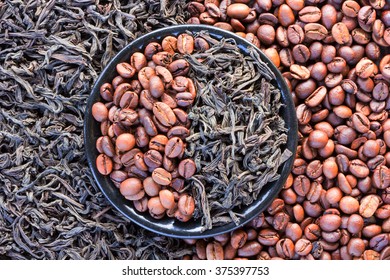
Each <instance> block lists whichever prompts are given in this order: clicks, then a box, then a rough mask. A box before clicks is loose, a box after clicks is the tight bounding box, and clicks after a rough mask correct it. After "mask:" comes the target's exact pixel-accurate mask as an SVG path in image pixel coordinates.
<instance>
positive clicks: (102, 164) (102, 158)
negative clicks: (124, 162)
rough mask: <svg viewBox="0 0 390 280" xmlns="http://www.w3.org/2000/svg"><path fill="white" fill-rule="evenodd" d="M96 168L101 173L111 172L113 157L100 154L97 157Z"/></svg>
mask: <svg viewBox="0 0 390 280" xmlns="http://www.w3.org/2000/svg"><path fill="white" fill-rule="evenodd" d="M96 168H97V170H98V171H99V173H100V174H102V175H108V174H110V173H111V171H112V169H113V163H112V160H111V158H109V157H108V156H107V155H105V154H100V155H99V156H98V157H97V158H96Z"/></svg>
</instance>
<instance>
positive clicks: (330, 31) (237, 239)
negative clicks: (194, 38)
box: [185, 0, 390, 260]
mask: <svg viewBox="0 0 390 280" xmlns="http://www.w3.org/2000/svg"><path fill="white" fill-rule="evenodd" d="M188 11H189V12H190V14H191V16H192V17H191V18H190V19H189V20H188V22H189V23H198V24H199V23H201V24H208V25H214V26H217V27H220V28H223V29H226V30H229V31H233V32H236V33H237V34H238V35H240V36H242V37H244V38H246V39H247V40H248V41H250V42H252V43H253V44H255V45H256V46H258V47H260V48H261V49H262V50H263V51H264V52H265V54H266V55H267V56H268V57H269V58H270V59H271V60H272V62H273V63H274V64H275V65H276V66H277V67H278V68H279V69H280V70H281V71H282V73H283V76H284V77H285V80H286V83H287V85H288V87H289V89H290V91H291V94H292V96H293V99H294V102H295V105H296V111H297V117H298V123H299V145H298V150H297V154H296V159H295V163H294V167H293V170H292V173H291V174H290V176H289V178H288V180H287V182H286V184H285V186H284V189H283V190H282V192H281V193H280V195H279V197H278V198H277V199H275V200H274V201H273V202H272V204H271V205H270V206H269V208H268V209H267V211H265V212H264V213H263V214H261V215H260V216H259V217H257V218H256V219H255V220H254V221H252V222H251V223H250V224H248V225H246V226H244V227H243V228H241V229H238V230H235V231H234V232H231V233H227V234H223V235H220V236H216V237H214V238H209V239H205V240H203V239H202V240H186V242H187V243H189V244H193V245H194V254H193V255H192V256H191V255H188V256H186V257H185V259H280V258H281V259H367V260H368V259H390V170H389V166H390V150H389V148H390V120H389V119H388V110H389V109H390V95H389V84H390V55H389V54H388V53H389V46H390V3H388V2H387V1H384V0H370V1H368V0H362V1H351V0H348V1H344V0H257V1H253V0H236V1H234V0H233V1H232V0H205V1H196V2H195V1H194V2H191V3H189V5H188Z"/></svg>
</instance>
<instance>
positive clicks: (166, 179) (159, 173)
mask: <svg viewBox="0 0 390 280" xmlns="http://www.w3.org/2000/svg"><path fill="white" fill-rule="evenodd" d="M152 178H153V180H154V181H155V182H156V183H157V184H159V185H162V186H168V185H169V184H170V183H171V181H172V175H171V173H169V172H168V171H166V170H165V169H163V168H160V167H159V168H156V169H155V170H154V171H153V172H152Z"/></svg>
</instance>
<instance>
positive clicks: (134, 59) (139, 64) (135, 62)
mask: <svg viewBox="0 0 390 280" xmlns="http://www.w3.org/2000/svg"><path fill="white" fill-rule="evenodd" d="M130 64H131V66H133V68H134V69H135V70H136V71H137V72H139V71H140V70H141V69H142V68H144V67H146V66H147V60H146V56H145V55H144V54H143V53H141V52H135V53H133V54H132V55H131V57H130Z"/></svg>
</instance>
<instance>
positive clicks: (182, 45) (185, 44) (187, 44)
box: [177, 5, 218, 54]
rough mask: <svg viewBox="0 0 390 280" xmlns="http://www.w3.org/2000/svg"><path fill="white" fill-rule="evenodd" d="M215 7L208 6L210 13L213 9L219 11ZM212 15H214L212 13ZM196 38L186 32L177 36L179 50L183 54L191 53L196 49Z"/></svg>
mask: <svg viewBox="0 0 390 280" xmlns="http://www.w3.org/2000/svg"><path fill="white" fill-rule="evenodd" d="M214 6H215V5H214ZM215 8H217V9H218V7H215ZM215 8H214V7H210V6H208V12H209V13H210V12H211V10H213V11H215V12H217V10H216V9H215ZM210 15H212V14H211V13H210ZM194 46H195V43H194V38H193V37H192V36H191V35H189V34H186V33H183V34H180V35H179V36H177V50H178V51H179V52H180V53H182V54H191V53H192V52H193V51H194Z"/></svg>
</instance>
